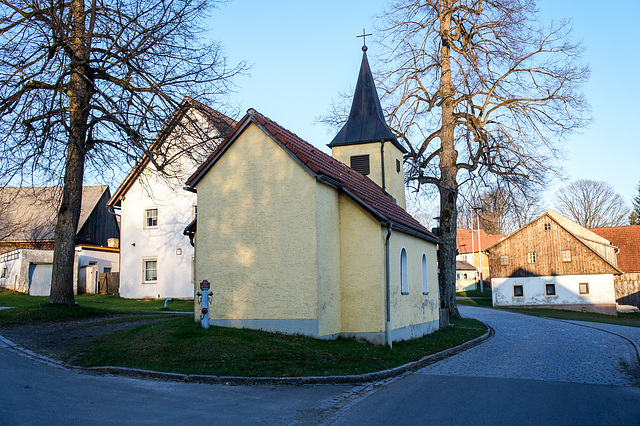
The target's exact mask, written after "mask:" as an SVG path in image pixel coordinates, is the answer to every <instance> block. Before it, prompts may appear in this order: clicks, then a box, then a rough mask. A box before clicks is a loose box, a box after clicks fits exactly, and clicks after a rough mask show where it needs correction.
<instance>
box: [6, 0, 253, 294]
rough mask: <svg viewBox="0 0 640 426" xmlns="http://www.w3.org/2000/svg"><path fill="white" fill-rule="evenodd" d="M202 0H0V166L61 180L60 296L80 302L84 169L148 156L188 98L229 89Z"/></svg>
mask: <svg viewBox="0 0 640 426" xmlns="http://www.w3.org/2000/svg"><path fill="white" fill-rule="evenodd" d="M213 3H215V2H209V1H206V0H91V1H88V0H87V2H86V3H85V0H69V1H66V2H62V1H53V0H0V126H1V128H0V150H1V153H0V157H1V158H0V166H1V169H2V171H3V178H4V182H3V184H5V185H6V184H8V183H14V184H15V183H20V184H21V183H22V182H23V181H24V180H29V179H30V180H31V181H32V183H33V182H36V183H38V184H42V183H43V182H47V183H50V184H51V183H53V184H60V183H62V184H63V187H64V190H63V194H62V201H61V204H60V208H59V210H58V217H57V222H56V231H55V248H54V261H53V276H52V286H51V296H50V299H49V301H50V302H52V303H63V304H72V303H74V297H73V285H72V284H73V283H72V279H73V254H74V248H75V233H76V228H77V224H78V218H79V214H80V203H81V196H82V184H83V178H84V176H85V169H86V170H87V171H88V172H90V173H100V171H101V170H103V169H104V168H111V167H114V165H118V164H123V163H124V164H126V163H127V162H132V161H135V159H137V158H138V157H139V156H140V155H141V154H142V153H147V154H149V155H150V156H151V158H152V161H153V162H154V165H155V166H156V168H157V169H158V170H163V169H164V168H165V167H166V166H167V163H168V161H170V159H169V158H166V157H165V156H164V153H163V152H150V151H149V147H150V146H152V140H153V137H154V135H155V134H156V133H157V131H158V130H159V129H160V128H161V126H162V124H163V123H165V122H166V120H168V119H169V115H170V114H171V113H172V112H173V111H175V110H176V108H177V106H178V104H179V102H180V101H181V100H182V98H183V97H184V96H185V95H186V94H191V93H197V94H198V97H199V98H201V99H202V100H203V101H204V102H205V103H208V104H213V101H214V99H215V98H216V97H217V96H218V95H221V94H223V93H225V92H226V91H227V90H228V88H229V86H228V85H229V84H230V80H229V79H230V78H231V77H232V76H233V75H235V74H237V73H238V72H241V71H242V70H243V69H244V64H239V65H238V66H235V67H231V68H228V67H227V65H226V62H225V58H224V57H223V56H222V55H221V51H220V48H219V46H218V45H217V44H215V43H212V44H202V43H199V42H198V40H199V37H200V36H201V35H202V33H203V31H204V30H203V29H202V28H201V26H200V23H201V19H202V17H203V16H204V14H205V13H206V12H207V11H208V10H209V8H210V7H211V5H212V4H213Z"/></svg>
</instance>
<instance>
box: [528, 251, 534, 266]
mask: <svg viewBox="0 0 640 426" xmlns="http://www.w3.org/2000/svg"><path fill="white" fill-rule="evenodd" d="M527 262H528V263H536V252H535V251H531V252H529V253H527Z"/></svg>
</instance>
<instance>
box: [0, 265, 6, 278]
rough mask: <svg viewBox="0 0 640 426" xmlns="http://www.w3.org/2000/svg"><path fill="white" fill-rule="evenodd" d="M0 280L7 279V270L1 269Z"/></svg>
mask: <svg viewBox="0 0 640 426" xmlns="http://www.w3.org/2000/svg"><path fill="white" fill-rule="evenodd" d="M0 278H7V268H5V267H3V268H2V275H1V276H0Z"/></svg>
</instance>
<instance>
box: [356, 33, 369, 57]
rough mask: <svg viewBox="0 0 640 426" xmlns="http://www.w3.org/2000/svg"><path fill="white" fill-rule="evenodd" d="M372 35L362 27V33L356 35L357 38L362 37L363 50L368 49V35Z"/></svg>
mask: <svg viewBox="0 0 640 426" xmlns="http://www.w3.org/2000/svg"><path fill="white" fill-rule="evenodd" d="M370 35H371V34H366V31H365V30H364V28H363V29H362V35H359V36H356V38H360V37H362V51H363V52H366V51H367V36H370Z"/></svg>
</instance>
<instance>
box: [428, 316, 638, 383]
mask: <svg viewBox="0 0 640 426" xmlns="http://www.w3.org/2000/svg"><path fill="white" fill-rule="evenodd" d="M459 308H460V312H461V313H462V315H463V316H465V317H472V318H476V319H478V320H480V321H482V322H484V323H486V324H487V325H489V326H491V327H492V328H493V329H494V330H495V332H496V333H495V336H494V337H493V338H492V339H490V340H488V341H486V342H484V343H483V344H481V345H479V346H476V347H474V348H471V349H469V350H467V351H465V352H463V353H460V354H457V355H455V356H452V357H450V358H448V359H445V360H443V361H440V362H438V363H436V364H433V365H430V366H427V367H425V368H423V369H421V370H420V371H419V372H418V373H419V374H430V375H447V376H472V377H493V378H513V379H532V380H543V381H555V382H570V383H590V384H606V385H622V386H634V385H637V384H638V382H639V381H638V354H637V352H636V348H635V347H634V345H632V344H631V343H630V342H629V341H627V340H625V339H623V338H622V337H619V336H616V335H614V334H611V333H608V332H605V331H603V330H606V331H611V332H615V333H617V334H621V335H625V333H626V334H628V336H631V337H629V338H633V339H636V338H637V339H639V340H638V341H639V342H640V329H634V328H633V327H624V326H615V325H609V324H601V323H582V322H580V324H577V323H578V322H575V323H573V322H568V321H557V320H552V319H546V318H538V317H533V316H528V315H523V314H517V313H511V312H504V311H499V310H494V309H485V308H477V307H470V306H460V307H459ZM585 325H586V326H585ZM594 325H595V326H597V327H599V328H600V329H596V328H593V327H594ZM620 329H624V330H620ZM626 329H631V330H626ZM628 336H626V335H625V337H628Z"/></svg>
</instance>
